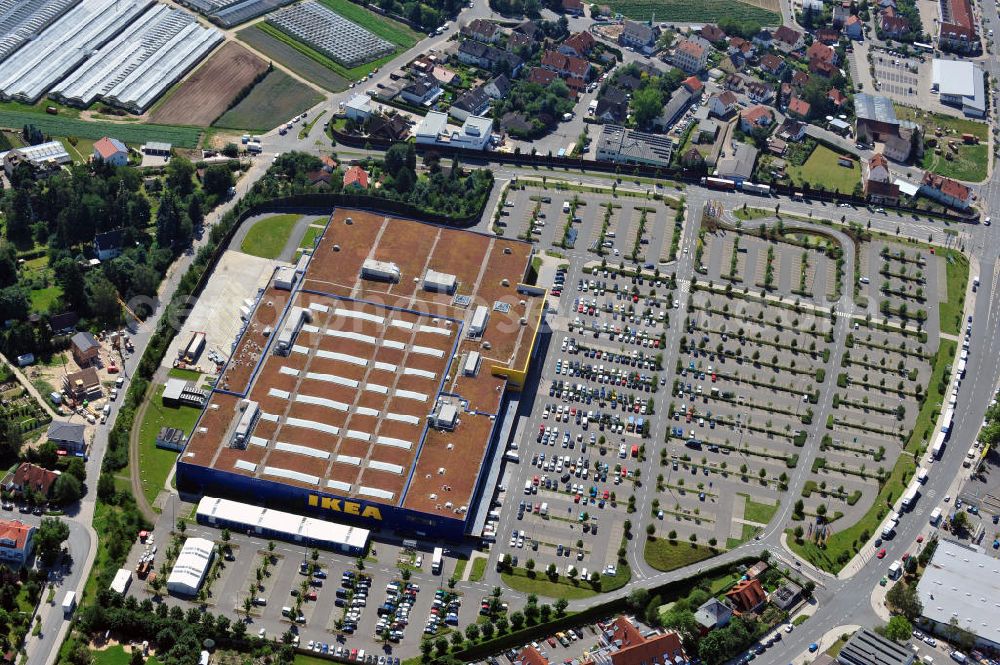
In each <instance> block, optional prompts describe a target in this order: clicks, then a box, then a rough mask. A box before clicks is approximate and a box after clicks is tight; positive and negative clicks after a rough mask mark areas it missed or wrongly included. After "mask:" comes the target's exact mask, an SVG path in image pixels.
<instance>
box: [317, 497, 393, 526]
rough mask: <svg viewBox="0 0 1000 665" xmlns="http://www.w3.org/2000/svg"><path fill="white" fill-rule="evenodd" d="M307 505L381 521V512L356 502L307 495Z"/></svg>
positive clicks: (373, 507)
mask: <svg viewBox="0 0 1000 665" xmlns="http://www.w3.org/2000/svg"><path fill="white" fill-rule="evenodd" d="M309 505H310V506H312V507H313V508H324V509H326V510H332V511H333V512H335V513H347V514H348V515H358V516H359V517H370V518H371V519H373V520H379V521H380V522H381V521H382V512H381V511H380V510H379V509H378V508H376V507H375V506H365V505H363V504H360V503H358V502H356V501H344V500H343V499H331V498H329V497H325V496H316V495H315V494H311V495H309Z"/></svg>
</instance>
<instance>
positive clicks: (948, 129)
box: [893, 104, 989, 142]
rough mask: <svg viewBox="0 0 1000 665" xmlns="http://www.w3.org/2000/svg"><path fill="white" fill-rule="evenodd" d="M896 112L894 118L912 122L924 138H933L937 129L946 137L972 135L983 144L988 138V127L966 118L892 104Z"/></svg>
mask: <svg viewBox="0 0 1000 665" xmlns="http://www.w3.org/2000/svg"><path fill="white" fill-rule="evenodd" d="M893 106H894V107H895V110H896V117H897V118H899V119H900V120H912V121H913V122H915V123H917V124H918V125H920V126H921V127H922V128H923V129H924V132H923V134H924V136H934V130H936V129H937V128H938V127H940V128H941V130H942V131H943V132H944V134H945V135H946V136H947V135H949V134H951V135H954V136H957V137H961V136H962V134H972V135H973V136H975V137H976V138H978V139H979V140H980V141H983V142H985V141H986V138H987V136H989V127H988V126H987V125H986V123H985V122H977V121H975V120H969V119H968V118H956V117H953V116H950V115H942V114H940V113H928V112H927V111H923V110H921V109H916V108H913V107H912V106H903V105H902V104H893Z"/></svg>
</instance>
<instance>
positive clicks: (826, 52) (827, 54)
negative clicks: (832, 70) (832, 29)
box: [806, 42, 837, 65]
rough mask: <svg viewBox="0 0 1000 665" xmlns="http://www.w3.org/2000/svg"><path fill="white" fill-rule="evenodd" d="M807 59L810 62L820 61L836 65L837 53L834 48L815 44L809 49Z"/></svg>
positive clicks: (818, 43) (819, 43)
mask: <svg viewBox="0 0 1000 665" xmlns="http://www.w3.org/2000/svg"><path fill="white" fill-rule="evenodd" d="M806 59H807V60H809V62H812V61H814V60H818V61H820V62H825V63H829V64H831V65H836V64H837V52H836V51H835V50H834V48H833V47H832V46H827V45H826V44H823V43H821V42H813V43H812V44H811V45H810V46H809V48H807V49H806Z"/></svg>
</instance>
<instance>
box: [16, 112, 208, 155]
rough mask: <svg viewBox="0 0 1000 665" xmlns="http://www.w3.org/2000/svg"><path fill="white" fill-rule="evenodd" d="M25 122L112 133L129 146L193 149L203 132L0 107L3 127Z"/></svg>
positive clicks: (75, 132) (92, 135)
mask: <svg viewBox="0 0 1000 665" xmlns="http://www.w3.org/2000/svg"><path fill="white" fill-rule="evenodd" d="M24 125H34V126H35V127H37V128H38V129H39V130H41V131H42V132H43V133H45V134H49V135H51V136H75V137H78V138H81V139H93V140H97V139H99V138H101V137H103V136H108V135H112V136H114V137H115V138H118V139H120V140H121V141H124V142H125V143H127V144H129V145H133V146H136V147H138V146H139V145H140V144H142V143H146V142H147V141H163V142H166V143H171V144H173V145H174V147H178V148H194V147H197V145H198V140H199V139H200V137H201V131H200V130H199V129H198V128H196V127H180V126H174V125H155V124H145V123H135V122H133V123H110V122H87V121H85V120H77V119H75V118H64V117H61V116H57V115H48V114H45V113H33V112H30V111H16V110H10V109H8V108H6V107H3V108H0V127H5V128H8V129H16V130H20V129H21V128H22V127H24Z"/></svg>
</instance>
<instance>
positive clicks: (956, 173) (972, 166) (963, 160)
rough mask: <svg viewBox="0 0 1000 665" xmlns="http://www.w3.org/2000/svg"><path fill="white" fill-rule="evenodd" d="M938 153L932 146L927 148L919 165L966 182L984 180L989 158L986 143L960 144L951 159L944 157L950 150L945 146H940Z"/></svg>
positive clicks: (932, 171)
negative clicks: (939, 152) (940, 151)
mask: <svg viewBox="0 0 1000 665" xmlns="http://www.w3.org/2000/svg"><path fill="white" fill-rule="evenodd" d="M941 150H942V153H941V154H940V155H938V154H935V152H934V150H933V148H927V149H926V150H925V151H924V156H923V157H922V158H921V160H920V166H921V167H923V168H924V169H927V170H928V171H930V172H931V173H937V174H939V175H943V176H945V177H946V178H953V179H955V180H965V181H967V182H982V181H983V180H986V164H987V161H988V160H989V154H988V153H989V150H988V147H987V144H986V143H980V144H978V145H961V146H959V148H958V152H957V153H954V154H953V155H952V156H953V159H951V160H947V159H945V157H944V156H945V153H946V152H950V151H949V150H948V148H947V146H945V147H942V148H941Z"/></svg>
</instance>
